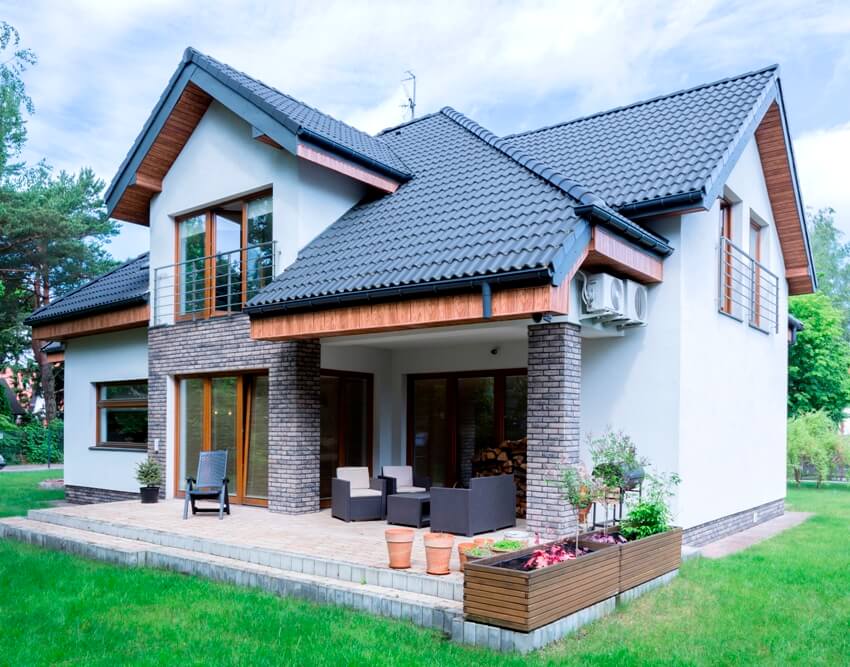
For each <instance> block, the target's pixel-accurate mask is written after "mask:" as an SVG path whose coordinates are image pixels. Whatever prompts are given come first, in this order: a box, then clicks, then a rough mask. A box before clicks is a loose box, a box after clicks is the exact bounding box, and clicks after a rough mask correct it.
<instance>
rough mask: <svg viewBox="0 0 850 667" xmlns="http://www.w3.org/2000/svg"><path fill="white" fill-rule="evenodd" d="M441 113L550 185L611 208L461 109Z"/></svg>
mask: <svg viewBox="0 0 850 667" xmlns="http://www.w3.org/2000/svg"><path fill="white" fill-rule="evenodd" d="M440 113H442V114H443V115H445V116H446V117H448V118H450V119H451V120H453V121H454V122H455V123H457V124H458V125H460V126H461V127H463V128H464V129H466V130H468V131H469V132H471V133H472V134H474V135H475V136H477V137H478V138H479V139H481V140H482V141H484V142H485V143H487V144H489V145H490V146H492V147H493V148H495V149H496V150H497V151H499V152H501V153H503V154H504V155H507V156H508V157H509V158H511V159H512V160H513V161H514V162H516V163H518V164H519V165H521V166H523V167H525V168H526V169H528V170H529V171H530V172H531V173H533V174H534V175H535V176H538V177H539V178H542V179H543V180H544V181H546V182H548V183H549V184H550V185H553V186H555V187H556V188H558V189H559V190H562V191H563V192H565V193H566V194H567V195H569V196H570V197H572V198H573V199H575V200H576V201H577V202H578V203H580V204H584V205H588V206H600V207H604V208H609V207H608V204H606V203H605V200H603V199H602V198H601V197H599V196H598V195H596V194H594V193H593V192H591V191H590V190H589V189H588V188H586V187H584V186H583V185H581V183H579V182H577V181H574V180H573V179H571V178H568V177H567V176H564V175H563V174H561V173H560V172H559V171H556V170H555V169H553V168H552V167H549V166H548V165H546V164H544V163H543V162H541V161H540V160H538V159H537V158H534V157H532V156H531V155H528V154H527V153H525V152H523V151H522V150H521V149H519V148H517V147H516V146H514V145H513V144H511V143H510V142H508V141H507V140H506V139H503V138H501V137H498V136H496V135H495V134H493V133H492V132H490V130H488V129H487V128H485V127H482V126H481V125H479V124H478V123H476V122H475V121H474V120H472V119H471V118H468V117H467V116H464V115H463V114H462V113H460V112H459V111H456V110H454V109H452V108H451V107H443V108H442V109H440Z"/></svg>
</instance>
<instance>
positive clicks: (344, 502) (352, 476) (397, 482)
mask: <svg viewBox="0 0 850 667" xmlns="http://www.w3.org/2000/svg"><path fill="white" fill-rule="evenodd" d="M331 489H332V495H333V497H332V500H331V514H332V515H333V516H334V517H335V518H337V519H341V520H343V521H368V520H375V521H378V520H384V519H386V521H387V523H389V524H393V525H398V526H408V527H411V528H423V527H426V526H430V528H431V532H439V533H452V534H453V535H466V536H468V537H471V536H473V535H477V534H478V533H486V532H491V531H494V530H500V529H502V528H510V527H512V526H515V525H516V511H515V503H516V500H515V498H516V488H515V486H514V480H513V475H499V476H496V477H479V478H473V479H471V480H470V481H469V488H444V487H438V486H431V480H430V479H428V478H426V477H419V476H417V475H414V474H413V469H412V467H411V466H384V467H383V468H382V470H381V475H380V476H378V477H373V478H370V477H369V469H368V468H366V467H362V468H353V467H348V468H337V471H336V477H335V478H334V479H333V480H332V487H331Z"/></svg>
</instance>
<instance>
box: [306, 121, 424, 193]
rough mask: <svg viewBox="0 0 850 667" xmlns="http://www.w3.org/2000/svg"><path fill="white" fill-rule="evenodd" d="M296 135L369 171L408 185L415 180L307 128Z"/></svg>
mask: <svg viewBox="0 0 850 667" xmlns="http://www.w3.org/2000/svg"><path fill="white" fill-rule="evenodd" d="M296 134H297V135H298V136H300V137H304V138H306V139H307V140H308V141H310V142H312V143H314V144H317V145H319V146H321V147H322V148H326V149H328V150H330V151H332V152H334V153H337V154H338V155H341V156H342V157H345V158H348V159H349V160H351V161H352V162H357V163H358V164H361V165H362V166H364V167H368V168H369V169H374V170H375V171H377V172H379V173H381V174H383V175H384V176H388V177H390V178H393V179H395V180H397V181H399V182H401V183H406V182H407V181H409V180H410V179H411V178H413V175H412V174H409V173H405V172H402V171H399V170H397V169H393V168H392V167H391V166H389V165H387V164H384V163H383V162H378V161H377V160H373V159H372V158H370V157H369V156H367V155H363V154H362V153H358V152H357V151H353V150H351V149H350V148H348V147H346V146H343V145H342V144H340V143H337V142H336V141H333V140H332V139H329V138H328V137H326V136H324V135H322V134H317V133H316V132H313V131H312V130H308V129H307V128H306V127H299V129H298V130H297V132H296Z"/></svg>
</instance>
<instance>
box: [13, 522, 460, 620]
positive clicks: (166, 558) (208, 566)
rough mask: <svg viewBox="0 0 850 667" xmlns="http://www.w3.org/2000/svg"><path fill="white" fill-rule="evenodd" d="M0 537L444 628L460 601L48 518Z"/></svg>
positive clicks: (15, 525) (24, 524)
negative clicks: (170, 545)
mask: <svg viewBox="0 0 850 667" xmlns="http://www.w3.org/2000/svg"><path fill="white" fill-rule="evenodd" d="M0 537H2V538H5V539H14V540H18V541H21V542H27V543H29V544H34V545H37V546H41V547H44V548H48V549H54V550H59V551H66V552H69V553H73V554H76V555H79V556H83V557H86V558H93V559H97V560H103V561H107V562H110V563H115V564H119V565H125V566H130V567H141V566H147V567H155V568H159V569H164V570H173V571H176V572H181V573H183V574H191V575H196V576H202V577H206V578H208V579H213V580H215V581H223V582H227V583H231V584H236V585H239V586H250V587H254V588H260V589H263V590H266V591H269V592H271V593H275V594H277V595H281V596H289V597H296V598H301V599H304V600H310V601H312V602H319V603H326V604H337V605H341V606H345V607H350V608H352V609H357V610H361V611H365V612H368V613H372V614H376V615H380V616H387V617H390V618H398V619H404V620H409V621H411V622H413V623H415V624H416V625H420V626H423V627H426V628H432V629H436V630H439V631H441V632H444V633H446V634H450V633H451V632H452V624H453V622H454V621H456V620H457V619H460V618H462V616H463V613H462V612H463V604H462V603H461V602H458V601H454V600H446V599H443V598H439V597H435V596H432V595H425V594H422V593H412V592H409V591H401V590H398V589H394V588H389V587H385V586H380V585H373V584H369V583H355V582H353V581H345V580H341V579H338V578H331V577H326V576H320V575H317V574H310V573H304V572H294V571H292V570H283V569H280V568H275V567H270V566H268V565H263V564H259V563H252V562H248V561H245V560H241V559H233V558H228V557H224V556H216V555H212V554H208V553H204V552H201V551H193V550H187V549H180V548H175V547H168V546H161V545H156V544H151V543H148V542H143V541H139V540H134V539H127V538H122V537H116V536H113V535H107V534H104V533H100V532H94V531H87V530H83V529H79V528H73V527H69V526H63V525H59V524H55V523H51V522H47V521H36V520H33V519H29V518H26V519H25V518H19V517H14V518H7V519H0ZM455 625H456V623H455Z"/></svg>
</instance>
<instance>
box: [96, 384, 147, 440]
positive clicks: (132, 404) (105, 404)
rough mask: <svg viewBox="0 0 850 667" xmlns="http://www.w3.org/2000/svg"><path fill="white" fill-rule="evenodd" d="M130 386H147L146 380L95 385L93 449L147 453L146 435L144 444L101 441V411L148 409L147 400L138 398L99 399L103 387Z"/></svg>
mask: <svg viewBox="0 0 850 667" xmlns="http://www.w3.org/2000/svg"><path fill="white" fill-rule="evenodd" d="M130 384H145V385H147V384H148V379H147V378H140V379H138V380H116V381H114V382H97V383H95V439H94V441H95V444H94V447H95V448H97V449H129V450H138V451H147V449H148V442H147V435H146V436H145V441H144V442H138V443H137V442H132V443H127V442H112V441H109V440H102V439H101V428H100V422H101V415H102V412H103V410H106V409H109V408H142V407H143V408H145V409H146V410H147V408H148V399H147V398H145V399H140V398H126V399H107V398H101V397H100V395H101V389H102V388H104V387H116V386H123V385H130Z"/></svg>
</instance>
